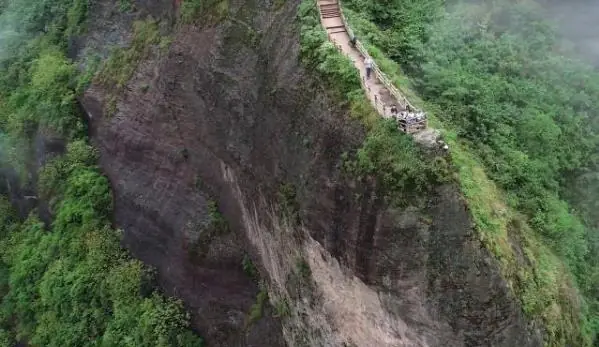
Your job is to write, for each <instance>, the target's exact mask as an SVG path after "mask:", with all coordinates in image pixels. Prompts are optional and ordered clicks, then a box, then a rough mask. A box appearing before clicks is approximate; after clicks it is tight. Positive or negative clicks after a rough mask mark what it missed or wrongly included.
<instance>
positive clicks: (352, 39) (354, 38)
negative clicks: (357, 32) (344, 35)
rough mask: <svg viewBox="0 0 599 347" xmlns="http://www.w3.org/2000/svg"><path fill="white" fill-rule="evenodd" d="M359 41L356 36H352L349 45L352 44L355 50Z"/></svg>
mask: <svg viewBox="0 0 599 347" xmlns="http://www.w3.org/2000/svg"><path fill="white" fill-rule="evenodd" d="M357 40H358V39H357V38H356V37H355V36H352V37H351V38H350V39H349V44H350V45H351V46H352V47H354V48H355V47H356V41H357Z"/></svg>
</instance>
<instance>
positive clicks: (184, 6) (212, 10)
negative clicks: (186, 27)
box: [179, 0, 229, 24]
mask: <svg viewBox="0 0 599 347" xmlns="http://www.w3.org/2000/svg"><path fill="white" fill-rule="evenodd" d="M179 11H180V12H179V13H180V18H181V22H182V23H183V24H190V23H193V22H194V21H196V20H198V19H200V18H201V19H202V21H203V22H206V23H218V22H220V21H222V20H223V19H225V18H226V17H227V16H228V15H229V0H182V1H181V8H180V10H179Z"/></svg>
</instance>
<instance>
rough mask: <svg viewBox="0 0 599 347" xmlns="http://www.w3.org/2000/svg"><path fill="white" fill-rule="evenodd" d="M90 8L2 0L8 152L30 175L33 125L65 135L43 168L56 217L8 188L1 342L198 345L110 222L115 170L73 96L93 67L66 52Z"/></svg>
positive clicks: (1, 114)
mask: <svg viewBox="0 0 599 347" xmlns="http://www.w3.org/2000/svg"><path fill="white" fill-rule="evenodd" d="M86 11H87V1H84V0H42V1H40V0H15V1H10V2H2V3H1V4H0V27H1V28H2V29H3V30H2V32H3V37H2V44H3V47H2V48H3V50H2V52H1V53H0V131H1V133H2V145H3V151H2V162H1V164H3V165H10V166H11V167H13V168H17V169H19V170H20V173H21V174H22V175H21V176H22V178H23V183H27V182H28V175H26V173H27V170H26V169H25V168H30V166H29V161H30V160H31V159H32V157H31V154H33V153H34V152H33V144H34V141H33V139H34V137H35V136H36V134H58V135H61V136H62V137H63V138H64V139H65V140H66V141H67V142H68V146H67V151H66V153H65V154H64V155H62V156H59V157H57V158H54V159H53V160H51V161H50V162H49V163H48V164H47V165H46V166H45V167H44V168H43V169H42V170H41V171H40V172H39V179H38V182H37V184H38V189H39V197H40V198H42V199H44V200H46V201H49V205H50V210H51V211H52V214H53V222H52V224H51V225H50V226H48V227H46V226H45V225H44V224H43V223H42V222H41V221H40V220H39V219H38V218H37V217H36V213H35V211H34V212H33V213H32V214H31V215H30V216H29V217H28V218H27V219H26V220H20V219H19V218H18V217H17V215H16V213H15V212H14V211H13V210H12V208H11V206H10V204H9V203H8V201H7V200H6V198H4V197H0V213H1V215H0V344H1V345H2V346H13V345H15V344H16V343H17V342H24V343H26V344H27V345H32V346H61V347H63V346H89V345H96V346H97V345H102V346H201V345H202V340H201V339H200V338H199V337H197V336H195V335H194V334H193V333H192V332H191V330H190V329H189V328H188V325H189V317H188V315H187V314H185V313H184V310H183V305H182V303H181V302H180V301H177V300H174V299H166V298H164V297H162V296H161V295H160V294H159V293H157V292H156V291H155V290H154V288H153V282H154V280H153V273H154V272H153V271H152V270H151V269H148V268H147V267H145V266H143V264H141V263H140V262H139V261H136V260H132V259H131V258H130V257H129V256H128V255H127V253H126V252H125V250H123V249H122V248H121V247H120V232H119V231H117V230H113V229H112V228H111V227H110V224H111V221H110V215H111V210H112V196H111V193H110V188H109V184H108V180H107V178H106V177H104V176H103V175H102V174H101V173H100V171H99V170H98V168H97V167H96V166H95V162H96V160H97V153H96V152H95V151H94V150H93V148H92V147H91V146H89V145H88V144H87V143H86V141H85V127H84V126H83V124H82V122H81V116H80V115H79V114H78V112H77V107H76V101H75V97H76V95H77V93H78V92H81V90H82V89H83V87H84V86H85V85H86V84H87V83H89V81H90V79H91V76H92V75H93V71H95V69H94V68H93V64H92V65H91V66H92V67H91V68H90V67H89V66H88V68H89V69H88V70H87V71H83V72H82V73H80V72H78V71H77V69H76V67H75V65H74V64H73V63H71V62H70V61H69V60H68V59H67V58H66V57H65V54H64V52H65V49H66V47H67V41H68V38H69V36H70V35H72V34H75V33H80V32H82V31H83V30H84V26H83V24H84V20H85V16H86ZM138 29H139V25H138ZM142 32H143V33H145V34H146V36H145V38H144V39H143V41H145V42H148V39H147V37H148V35H150V34H148V32H147V31H142ZM138 35H139V33H138ZM150 37H153V36H151V35H150ZM149 41H152V40H149ZM152 42H153V41H152ZM134 46H135V44H134ZM124 57H126V58H129V57H130V56H128V55H124ZM142 57H143V56H142V55H139V56H138V57H137V58H136V59H141V58H142ZM96 61H97V60H96ZM122 63H128V61H123V62H122ZM117 65H118V64H114V63H112V64H111V65H109V68H112V69H114V70H112V72H117V73H116V74H115V75H114V76H116V77H115V78H117V79H118V82H121V81H122V79H124V78H125V77H123V76H124V75H126V74H130V71H131V70H130V69H129V68H126V69H127V70H126V72H122V70H119V69H117ZM96 66H97V65H96ZM129 76H130V75H129ZM121 85H122V83H121Z"/></svg>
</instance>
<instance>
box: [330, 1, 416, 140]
mask: <svg viewBox="0 0 599 347" xmlns="http://www.w3.org/2000/svg"><path fill="white" fill-rule="evenodd" d="M337 1H338V3H339V11H340V13H341V21H342V22H343V26H344V27H345V31H347V34H348V35H349V37H350V38H354V37H355V34H354V32H353V30H352V28H351V27H350V26H349V23H348V21H347V18H345V15H344V14H343V9H342V8H341V6H342V5H341V1H340V0H337ZM319 11H320V7H319ZM355 42H356V48H357V49H358V51H359V52H360V54H361V55H362V57H363V58H364V59H366V58H367V57H368V58H370V59H371V60H372V61H373V62H374V64H373V69H372V70H373V72H374V74H375V76H376V77H377V78H378V79H379V81H381V83H382V84H383V85H384V86H385V88H387V90H388V91H389V93H391V95H393V97H395V99H396V100H397V102H398V103H399V104H400V105H401V106H402V107H403V108H404V109H406V110H408V111H409V112H411V113H422V111H421V110H419V109H417V108H416V107H414V105H412V103H410V101H409V100H408V99H407V98H406V97H405V96H404V95H403V94H402V93H401V92H400V91H399V89H397V87H395V85H394V84H393V83H392V82H391V79H390V78H389V77H388V76H387V75H386V74H385V73H384V72H383V71H381V69H380V68H379V67H378V65H377V63H376V62H375V60H374V59H372V57H371V56H370V54H369V53H368V51H367V50H366V47H364V45H363V44H362V42H360V41H359V40H357V39H356V41H355ZM377 106H378V105H377ZM382 107H383V114H385V111H386V110H385V109H384V106H382ZM377 108H378V107H377ZM414 125H415V126H406V127H404V131H406V132H408V133H412V132H417V131H419V130H422V128H426V127H427V118H426V114H425V116H424V120H422V121H419V122H417V123H415V124H414Z"/></svg>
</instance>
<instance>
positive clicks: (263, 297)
mask: <svg viewBox="0 0 599 347" xmlns="http://www.w3.org/2000/svg"><path fill="white" fill-rule="evenodd" d="M265 303H268V291H267V290H266V288H264V287H262V288H261V289H260V291H259V292H258V294H257V295H256V302H255V303H254V304H253V305H252V307H251V308H250V313H249V315H248V323H247V324H248V325H251V324H253V323H255V322H257V321H258V320H259V319H260V318H262V314H263V312H264V304H265Z"/></svg>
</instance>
